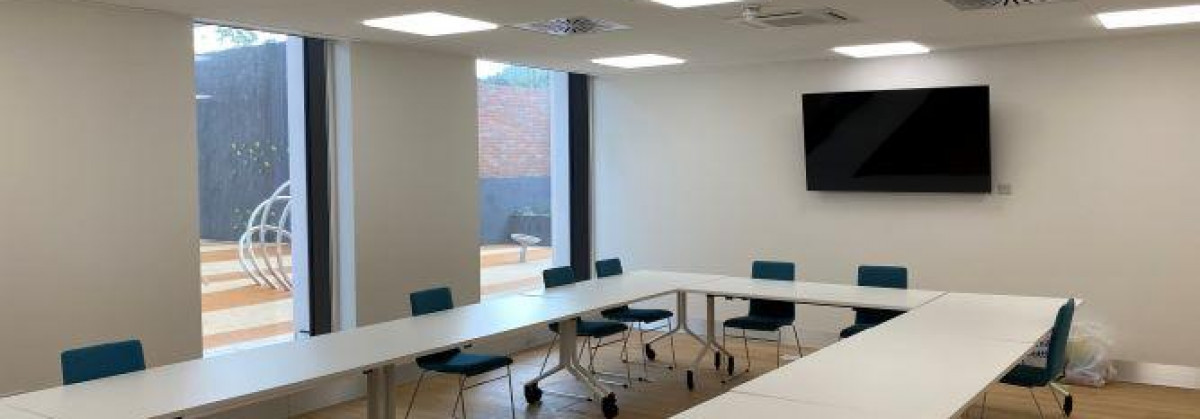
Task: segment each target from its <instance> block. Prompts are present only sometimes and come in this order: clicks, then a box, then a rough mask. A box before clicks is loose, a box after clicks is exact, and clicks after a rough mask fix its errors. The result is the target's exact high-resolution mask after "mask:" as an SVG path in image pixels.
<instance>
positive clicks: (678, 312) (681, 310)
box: [646, 291, 704, 345]
mask: <svg viewBox="0 0 1200 419" xmlns="http://www.w3.org/2000/svg"><path fill="white" fill-rule="evenodd" d="M675 317H676V318H677V319H678V320H679V321H678V322H676V324H675V327H674V328H672V329H671V330H668V331H666V332H665V333H663V334H661V335H658V336H655V337H654V338H653V339H650V340H649V341H647V342H646V344H647V345H653V344H654V343H655V342H658V341H659V340H662V339H663V338H666V337H667V336H670V335H673V334H676V333H679V332H684V333H687V334H688V336H691V337H692V339H696V342H700V343H704V339H701V338H700V336H699V335H697V334H696V332H693V331H692V329H691V328H690V327H688V322H687V319H688V310H687V293H686V292H683V291H680V292H677V293H675Z"/></svg>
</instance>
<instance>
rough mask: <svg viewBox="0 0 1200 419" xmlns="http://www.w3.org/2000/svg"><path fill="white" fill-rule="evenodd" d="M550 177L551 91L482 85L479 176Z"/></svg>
mask: <svg viewBox="0 0 1200 419" xmlns="http://www.w3.org/2000/svg"><path fill="white" fill-rule="evenodd" d="M549 175H550V90H549V89H545V88H542V89H537V88H529V87H519V86H505V85H495V84H486V83H480V84H479V177H480V178H482V179H488V178H517V177H544V176H549Z"/></svg>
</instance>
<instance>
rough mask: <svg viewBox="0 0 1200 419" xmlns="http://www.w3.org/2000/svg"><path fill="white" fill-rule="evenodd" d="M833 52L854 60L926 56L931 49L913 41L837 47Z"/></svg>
mask: <svg viewBox="0 0 1200 419" xmlns="http://www.w3.org/2000/svg"><path fill="white" fill-rule="evenodd" d="M833 52H836V53H838V54H842V55H846V56H850V57H854V58H873V57H887V56H891V55H913V54H925V53H928V52H929V47H927V46H924V45H921V44H918V43H916V42H912V41H904V42H889V43H885V44H868V45H850V46H844V47H837V48H834V49H833Z"/></svg>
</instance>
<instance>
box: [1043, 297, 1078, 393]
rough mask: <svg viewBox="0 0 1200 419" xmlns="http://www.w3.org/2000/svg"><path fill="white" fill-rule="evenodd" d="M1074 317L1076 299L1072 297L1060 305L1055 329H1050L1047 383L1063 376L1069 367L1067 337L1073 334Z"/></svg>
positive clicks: (1055, 320)
mask: <svg viewBox="0 0 1200 419" xmlns="http://www.w3.org/2000/svg"><path fill="white" fill-rule="evenodd" d="M1074 317H1075V299H1074V298H1072V299H1070V300H1067V303H1066V304H1063V306H1062V307H1059V309H1058V316H1057V317H1055V318H1054V329H1052V330H1051V331H1050V346H1049V347H1048V348H1047V350H1046V370H1045V371H1046V376H1045V377H1044V379H1045V380H1046V382H1047V383H1049V382H1051V381H1054V380H1056V379H1058V377H1060V376H1062V374H1063V370H1064V369H1065V368H1066V367H1067V338H1069V337H1070V336H1071V321H1072V319H1073V318H1074Z"/></svg>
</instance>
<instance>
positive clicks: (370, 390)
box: [367, 364, 396, 419]
mask: <svg viewBox="0 0 1200 419" xmlns="http://www.w3.org/2000/svg"><path fill="white" fill-rule="evenodd" d="M367 417H368V418H370V419H396V366H394V365H390V364H389V365H385V366H382V367H379V368H373V369H370V370H368V371H367Z"/></svg>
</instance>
